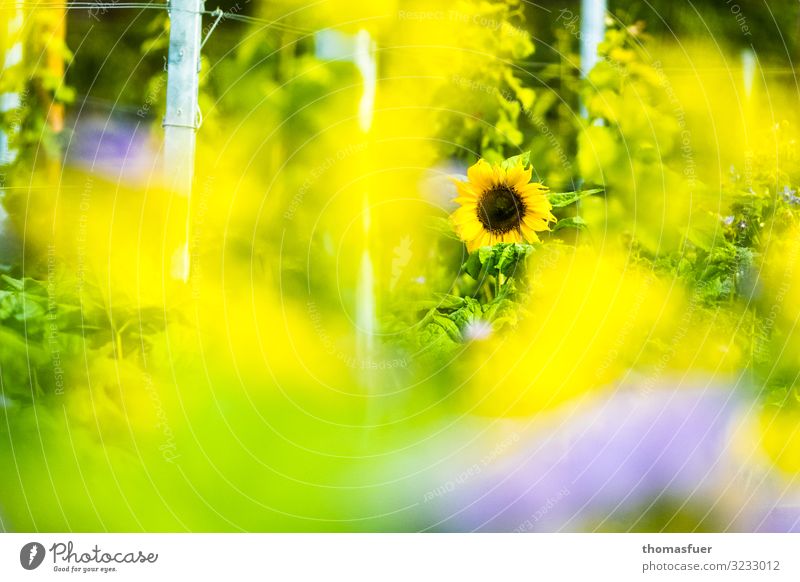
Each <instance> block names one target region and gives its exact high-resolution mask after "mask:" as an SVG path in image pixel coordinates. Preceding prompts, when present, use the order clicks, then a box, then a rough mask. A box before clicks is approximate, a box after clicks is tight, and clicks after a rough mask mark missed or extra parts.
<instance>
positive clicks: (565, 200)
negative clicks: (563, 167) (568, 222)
mask: <svg viewBox="0 0 800 582" xmlns="http://www.w3.org/2000/svg"><path fill="white" fill-rule="evenodd" d="M602 191H603V189H602V188H593V189H591V190H580V191H578V192H552V193H550V194H548V195H547V198H548V199H549V200H550V204H552V205H553V208H563V207H564V206H569V205H570V204H574V203H575V202H577V201H578V200H580V199H582V198H586V197H587V196H592V195H593V194H598V193H599V192H602Z"/></svg>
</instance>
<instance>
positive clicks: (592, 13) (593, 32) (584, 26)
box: [581, 0, 607, 117]
mask: <svg viewBox="0 0 800 582" xmlns="http://www.w3.org/2000/svg"><path fill="white" fill-rule="evenodd" d="M606 10H607V4H606V0H582V1H581V78H584V79H585V78H586V76H587V75H588V74H589V71H591V70H592V68H593V67H594V66H595V65H596V64H597V60H598V57H597V45H599V44H600V43H601V42H603V37H604V36H605V34H606V22H605V21H606ZM581 115H582V116H583V117H588V112H587V111H586V105H585V104H584V103H583V102H581Z"/></svg>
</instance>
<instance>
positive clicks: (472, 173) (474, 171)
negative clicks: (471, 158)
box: [467, 159, 494, 192]
mask: <svg viewBox="0 0 800 582" xmlns="http://www.w3.org/2000/svg"><path fill="white" fill-rule="evenodd" d="M467 178H469V182H470V184H472V186H473V188H474V189H476V190H478V191H479V192H480V191H483V190H488V189H489V188H491V187H492V180H493V179H494V172H493V170H492V166H490V165H489V163H488V162H487V161H486V160H483V159H480V160H478V161H477V162H475V164H473V165H472V166H470V167H469V168H468V169H467Z"/></svg>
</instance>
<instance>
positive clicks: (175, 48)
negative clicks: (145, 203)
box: [164, 0, 205, 281]
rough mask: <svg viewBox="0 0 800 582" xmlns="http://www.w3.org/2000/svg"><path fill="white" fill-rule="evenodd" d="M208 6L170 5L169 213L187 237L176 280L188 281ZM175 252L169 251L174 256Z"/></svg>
mask: <svg viewBox="0 0 800 582" xmlns="http://www.w3.org/2000/svg"><path fill="white" fill-rule="evenodd" d="M204 8H205V5H204V2H203V0H169V18H170V32H169V57H168V61H167V62H168V65H167V110H166V116H165V117H164V175H165V181H166V184H167V186H168V188H169V190H170V193H171V195H172V196H173V200H172V204H171V208H170V213H178V217H179V220H180V222H181V223H182V222H183V219H184V217H185V233H183V234H182V235H181V237H180V239H179V240H178V241H176V242H177V245H176V246H177V248H175V249H174V251H173V255H172V257H171V273H172V276H173V277H175V278H176V279H180V280H183V281H186V280H187V279H188V278H189V266H190V265H189V200H190V196H191V193H192V179H193V177H194V154H195V134H196V132H197V120H198V117H199V115H198V113H199V108H198V104H197V93H198V88H199V72H200V46H201V43H202V38H201V34H202V31H201V28H202V18H203V16H202V13H203V10H204ZM169 250H170V249H167V251H169Z"/></svg>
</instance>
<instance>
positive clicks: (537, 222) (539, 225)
mask: <svg viewBox="0 0 800 582" xmlns="http://www.w3.org/2000/svg"><path fill="white" fill-rule="evenodd" d="M522 220H523V222H524V223H525V226H527V227H528V228H529V229H531V230H533V231H542V230H550V228H549V227H548V226H547V221H546V220H544V219H542V218H538V217H537V218H534V217H530V216H524V217H523V218H522Z"/></svg>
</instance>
